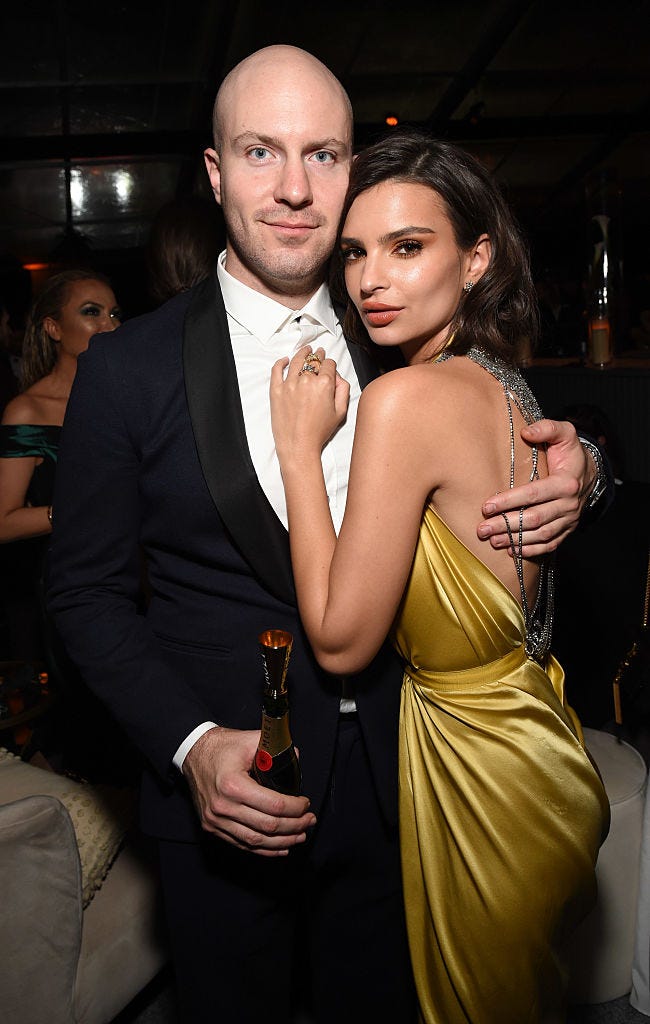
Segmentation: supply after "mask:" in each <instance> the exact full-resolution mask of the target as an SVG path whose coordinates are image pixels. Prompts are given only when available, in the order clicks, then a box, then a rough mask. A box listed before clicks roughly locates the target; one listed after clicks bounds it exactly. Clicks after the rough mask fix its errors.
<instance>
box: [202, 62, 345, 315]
mask: <svg viewBox="0 0 650 1024" xmlns="http://www.w3.org/2000/svg"><path fill="white" fill-rule="evenodd" d="M214 128H215V148H214V149H207V150H206V151H205V161H206V167H207V169H208V174H209V175H210V182H211V184H212V189H213V191H214V195H215V198H216V200H217V202H218V203H220V204H221V208H222V210H223V215H224V219H225V222H226V235H227V237H226V264H225V266H226V270H227V271H228V273H230V274H231V275H232V276H234V277H236V278H237V279H238V280H240V281H242V282H243V283H244V284H247V285H249V286H250V287H252V288H255V289H256V290H257V291H261V292H263V293H264V294H266V295H269V296H271V297H275V298H277V297H279V296H280V297H281V301H282V302H283V303H284V305H288V306H291V307H292V308H294V309H298V308H300V306H302V305H304V302H305V301H306V299H307V298H309V296H310V295H313V293H314V292H315V291H316V289H317V288H318V287H319V286H320V285H321V283H322V282H323V281H324V280H325V277H326V273H327V263H328V259H329V257H330V255H331V252H332V249H333V246H334V241H335V238H336V228H337V224H338V219H339V216H340V214H341V209H342V206H343V198H344V196H345V190H346V188H347V184H348V176H349V173H350V164H351V161H352V108H351V106H350V101H349V99H348V97H347V95H346V93H345V90H344V89H343V87H342V85H341V83H340V82H339V81H337V79H336V78H335V77H334V75H333V74H332V72H331V71H329V70H328V69H327V68H326V67H325V65H324V64H321V62H320V61H319V60H317V59H316V57H314V56H312V54H311V53H307V52H306V51H305V50H299V49H297V48H296V47H295V46H267V47H266V48H265V49H264V50H258V52H257V53H253V54H251V56H250V57H247V58H246V60H243V61H242V62H241V64H238V65H237V67H236V68H234V69H233V70H232V71H231V72H230V74H229V75H228V76H227V78H226V79H225V80H224V82H223V85H222V86H221V88H220V90H219V94H218V96H217V99H216V102H215V112H214Z"/></svg>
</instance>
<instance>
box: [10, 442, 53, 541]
mask: <svg viewBox="0 0 650 1024" xmlns="http://www.w3.org/2000/svg"><path fill="white" fill-rule="evenodd" d="M37 462H38V459H37V458H36V457H35V456H29V455H27V456H21V457H19V458H11V459H10V458H0V544H6V543H7V542H8V541H11V540H25V539H26V538H28V537H40V536H42V535H43V534H46V533H50V532H51V530H52V524H51V523H50V520H49V516H48V507H47V506H46V505H42V506H38V507H36V508H27V507H25V501H26V499H27V489H28V488H29V484H30V482H31V479H32V475H33V473H34V469H35V468H36V464H37Z"/></svg>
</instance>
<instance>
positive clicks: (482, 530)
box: [477, 523, 490, 537]
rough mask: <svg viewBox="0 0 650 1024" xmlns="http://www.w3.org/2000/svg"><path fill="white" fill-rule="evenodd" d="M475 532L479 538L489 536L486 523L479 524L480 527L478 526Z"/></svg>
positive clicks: (488, 528)
mask: <svg viewBox="0 0 650 1024" xmlns="http://www.w3.org/2000/svg"><path fill="white" fill-rule="evenodd" d="M477 532H478V535H479V537H489V536H490V527H489V526H488V524H487V523H481V525H480V526H479V528H478V531H477Z"/></svg>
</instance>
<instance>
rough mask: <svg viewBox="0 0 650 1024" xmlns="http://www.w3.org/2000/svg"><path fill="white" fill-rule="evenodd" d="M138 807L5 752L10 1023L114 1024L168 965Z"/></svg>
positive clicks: (0, 807) (3, 971)
mask: <svg viewBox="0 0 650 1024" xmlns="http://www.w3.org/2000/svg"><path fill="white" fill-rule="evenodd" d="M127 798H128V799H127ZM131 803H132V800H131V797H130V794H127V793H126V792H124V791H119V790H117V791H108V790H107V791H103V790H100V789H99V788H97V787H92V786H90V785H88V784H87V783H82V782H77V781H73V780H71V779H69V778H67V777H65V776H61V775H57V774H55V773H53V772H50V771H45V770H43V769H41V768H36V767H33V766H32V765H29V764H25V763H23V762H22V761H21V760H20V759H19V758H17V757H14V756H13V755H11V754H9V753H7V751H5V750H3V749H2V748H0V906H1V908H2V909H1V912H0V1007H1V1010H0V1016H1V1018H2V1021H3V1024H45V1022H46V1021H47V1024H108V1022H109V1021H111V1020H112V1019H113V1018H114V1017H115V1016H116V1015H117V1014H118V1013H119V1012H120V1011H121V1010H122V1009H123V1008H124V1007H125V1006H126V1005H127V1004H128V1003H129V1002H130V1001H131V1000H132V999H133V998H134V997H135V996H136V995H137V993H138V992H139V991H140V990H141V989H142V988H143V987H144V986H145V985H146V984H147V983H148V982H149V981H150V980H151V979H152V978H153V977H154V976H155V975H156V974H157V973H158V971H159V970H160V969H161V968H162V967H163V965H164V964H165V962H166V961H167V959H168V956H167V950H166V946H165V942H164V939H163V937H162V934H163V933H162V923H161V920H160V916H161V915H160V900H159V889H158V882H157V878H156V873H155V869H154V866H153V863H152V860H151V857H150V855H149V853H148V851H147V850H146V847H145V846H144V844H143V843H142V842H140V844H138V842H137V841H136V839H135V838H134V835H133V834H132V833H131V832H130V831H129V822H130V819H131V818H132V807H131V806H130V804H131Z"/></svg>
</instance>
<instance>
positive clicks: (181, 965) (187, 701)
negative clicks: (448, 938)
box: [49, 46, 594, 1024]
mask: <svg viewBox="0 0 650 1024" xmlns="http://www.w3.org/2000/svg"><path fill="white" fill-rule="evenodd" d="M214 133H215V145H214V149H208V150H207V151H206V154H205V159H206V165H207V169H208V174H209V176H210V181H211V184H212V188H213V190H214V194H215V197H216V199H217V201H218V202H219V203H220V204H221V206H222V208H223V212H224V216H225V221H226V226H227V245H226V249H225V252H224V253H222V254H221V255H220V256H219V259H218V263H217V272H216V275H214V276H212V277H211V278H210V279H208V280H207V281H205V282H204V283H203V284H201V285H199V286H197V287H196V288H194V289H192V290H191V291H190V292H187V293H185V294H183V295H181V296H178V297H177V298H174V299H172V300H171V301H170V302H168V303H167V304H166V305H164V306H163V307H162V308H161V309H159V310H157V311H156V312H154V313H152V314H150V315H148V316H145V317H142V318H140V319H138V320H135V321H133V322H131V323H128V324H126V325H125V326H123V327H122V328H121V329H120V331H118V332H117V333H116V334H115V335H112V336H111V337H110V338H109V337H101V336H100V337H98V338H95V339H93V341H92V342H91V345H90V349H89V351H88V353H87V354H86V355H84V356H82V357H80V359H79V369H78V373H77V379H76V381H75V386H74V389H73V394H72V396H71V399H70V403H69V406H68V412H67V416H66V423H65V428H64V433H63V439H62V446H61V453H60V459H59V468H58V471H57V487H56V494H55V498H54V522H55V529H54V534H53V543H52V552H51V564H50V580H51V583H50V595H49V596H50V606H51V608H52V610H53V612H54V614H55V617H56V622H57V625H58V627H59V629H60V631H61V634H62V635H63V637H64V639H65V641H66V644H67V646H68V648H69V651H70V653H71V655H72V657H73V658H74V659H75V660H76V661H77V663H78V664H79V666H80V668H81V669H82V671H83V673H84V676H85V678H86V680H87V681H88V684H89V685H90V686H91V687H92V688H93V690H94V691H95V692H96V693H97V694H98V695H99V696H100V697H101V698H102V699H103V700H104V701H105V702H106V703H107V704H108V706H109V707H110V708H111V710H112V711H113V713H114V715H115V716H116V717H117V718H118V720H119V721H120V722H121V723H122V724H123V726H124V728H125V729H126V731H127V732H128V733H129V735H130V736H131V738H132V739H133V740H134V741H135V743H136V744H137V745H138V746H139V747H140V749H141V750H142V751H143V752H144V754H145V755H146V758H147V762H148V766H149V768H148V771H147V773H146V775H145V778H144V781H143V789H142V820H143V826H144V828H145V830H146V831H147V832H148V833H149V834H151V835H153V836H155V837H156V838H157V839H158V842H159V849H160V862H161V868H162V877H163V883H164V892H165V906H166V912H167V918H168V922H169V931H170V937H171V942H172V950H173V956H174V963H175V968H176V973H177V978H178V986H179V992H180V1002H181V1006H182V1011H183V1015H184V1019H185V1020H187V1021H192V1022H197V1021H204V1020H205V1021H212V1022H217V1021H219V1022H221V1021H223V1022H228V1024H231V1022H248V1021H251V1022H253V1021H255V1022H256V1024H259V1022H260V1021H264V1024H271V1022H278V1024H280V1022H282V1024H286V1022H288V1021H290V1020H292V1019H293V1016H292V1015H293V1014H294V1012H295V1007H296V1005H297V1003H298V1001H299V1000H302V1005H303V1006H305V1005H306V1006H308V1007H311V1010H310V1013H311V1018H313V1020H315V1021H319V1022H320V1021H322V1022H325V1021H327V1022H331V1021H336V1022H338V1024H345V1022H347V1021H349V1022H352V1021H354V1022H355V1024H360V1022H362V1021H370V1020H375V1021H384V1020H386V1021H387V1020H391V1021H399V1022H400V1024H402V1022H408V1021H410V1020H411V1019H414V999H413V992H412V983H411V977H410V968H409V962H408V955H407V949H406V940H405V932H404V923H403V911H402V902H401V891H400V874H399V854H398V844H397V795H396V780H397V724H398V710H399V689H400V681H401V668H400V666H399V665H398V663H397V661H396V659H395V656H394V655H393V654H392V653H391V652H390V651H388V650H384V651H382V652H381V653H380V655H378V657H377V658H376V659H375V661H374V662H373V663H372V664H371V665H370V666H369V667H368V668H367V669H366V670H365V671H364V672H363V673H361V674H360V675H359V676H358V677H355V678H353V679H346V680H342V679H339V678H335V677H332V676H328V675H327V674H326V673H324V672H323V671H322V670H320V668H319V667H318V665H317V664H316V663H315V660H314V658H313V656H312V653H311V651H310V649H309V647H308V644H307V642H306V639H305V637H304V635H303V632H302V628H301V624H300V620H299V617H298V614H297V609H296V603H295V594H294V589H293V581H292V577H291V567H290V557H289V546H288V536H287V532H286V509H285V503H284V491H283V488H282V481H281V477H280V472H279V467H278V464H277V461H276V459H275V454H274V447H273V438H272V433H271V427H270V415H269V399H268V389H269V375H270V370H271V367H272V365H273V363H274V362H275V361H276V360H277V359H278V358H279V357H280V356H284V355H290V354H292V353H293V352H294V351H295V350H296V348H298V347H299V346H300V345H302V344H304V343H305V341H306V340H308V341H313V340H315V338H316V337H318V344H322V345H323V346H324V348H325V349H326V351H327V354H328V355H329V356H332V357H333V358H334V359H336V361H337V363H338V367H339V370H340V372H341V373H342V374H343V376H345V377H346V378H347V379H348V380H349V381H350V383H351V398H350V408H349V412H348V418H347V422H346V424H345V425H344V427H343V428H342V429H341V430H340V431H339V432H338V433H337V434H336V435H335V437H334V438H333V439H332V440H331V441H330V442H329V444H328V445H327V446H326V448H325V449H324V452H323V468H324V474H325V479H326V481H327V489H328V494H329V498H330V505H331V509H332V515H333V517H334V520H335V524H336V525H337V526H338V525H340V522H341V519H342V516H343V509H344V505H345V496H346V488H347V474H348V463H349V457H350V450H351V445H352V436H353V431H354V420H355V415H356V408H357V402H358V398H359V393H360V389H361V387H363V385H364V384H365V383H366V382H367V381H368V380H369V379H371V377H372V376H374V375H376V372H377V371H376V369H375V367H373V366H372V364H371V362H370V361H369V358H368V357H367V356H366V355H365V354H364V353H362V352H360V351H359V350H358V349H348V346H347V344H346V342H345V339H344V337H343V334H342V330H341V326H340V319H339V311H337V310H335V309H334V307H333V305H332V302H331V299H330V296H329V294H328V291H327V288H326V285H325V283H324V282H325V277H326V270H327V262H328V259H329V256H330V254H331V251H332V247H333V245H334V240H335V234H336V228H337V221H338V217H339V213H340V210H341V206H342V202H343V197H344V193H345V189H346V185H347V178H348V171H349V167H350V161H351V159H352V111H351V107H350V102H349V100H348V98H347V96H346V94H345V92H344V90H343V89H342V87H341V85H340V83H339V82H338V81H337V80H336V79H335V78H334V76H333V75H332V74H331V73H330V72H329V71H328V69H327V68H325V67H324V66H323V65H322V64H321V63H320V62H319V61H317V60H316V59H315V58H314V57H313V56H311V55H310V54H308V53H305V52H304V51H302V50H298V49H295V48H293V47H288V46H273V47H268V48H266V49H264V50H261V51H259V52H258V53H256V54H253V55H252V56H250V57H248V58H247V59H246V60H244V61H243V62H242V63H241V64H239V65H238V66H237V67H236V68H235V69H234V70H233V71H232V72H231V73H230V74H229V75H228V76H227V78H226V79H225V80H224V82H223V84H222V86H221V88H220V90H219V93H218V96H217V99H216V103H215V116H214ZM549 429H554V430H555V431H556V436H557V440H558V442H559V443H558V444H556V445H555V446H554V448H553V453H552V456H551V458H550V462H551V469H552V471H553V472H552V475H551V476H550V477H549V478H548V480H545V481H543V482H542V483H541V484H539V485H537V486H538V491H537V493H536V494H535V495H531V494H530V493H528V491H527V490H526V491H525V492H523V491H522V490H521V489H520V490H519V491H512V492H509V493H508V494H507V495H505V496H502V495H500V496H498V497H497V498H495V499H491V505H492V508H491V509H490V511H492V512H496V513H498V512H499V511H500V509H501V508H502V507H503V508H518V507H519V505H520V504H530V503H531V500H532V501H534V500H536V499H537V500H539V501H541V502H543V504H538V505H536V506H535V507H534V508H531V509H530V510H529V511H527V512H526V513H525V516H526V519H525V526H526V537H525V539H526V541H527V542H528V543H529V544H531V545H536V544H538V543H539V544H540V545H541V546H542V548H543V547H545V546H547V545H550V546H554V544H555V543H556V539H557V537H559V536H561V535H562V534H563V533H565V532H566V531H567V530H568V529H570V528H571V526H572V525H573V524H574V523H575V521H576V519H577V515H578V508H579V501H578V498H577V494H578V492H579V491H580V492H586V491H587V490H588V489H589V486H590V484H591V482H592V478H593V476H594V472H593V467H589V468H588V469H586V468H585V459H584V457H583V455H582V453H581V450H580V447H579V445H577V443H576V442H575V434H571V433H570V432H567V430H566V429H565V428H564V427H562V426H559V427H556V428H549ZM551 521H553V522H551ZM529 527H530V530H531V532H529ZM481 528H482V529H483V530H484V531H485V532H486V534H489V533H490V532H492V533H493V534H494V536H493V542H494V543H495V544H497V545H498V544H501V543H502V538H501V537H500V534H499V530H500V527H497V528H496V529H495V528H494V527H493V526H491V525H490V524H489V523H488V522H486V523H484V524H483V525H482V527H481ZM537 528H538V529H537ZM503 529H505V527H504V528H503ZM536 529H537V532H535V531H536ZM140 549H144V552H145V555H146V561H147V567H148V575H149V582H150V587H151V592H152V597H151V601H150V604H149V607H148V610H147V614H146V616H141V615H139V614H138V612H137V599H138V579H139V552H140ZM269 627H273V628H282V629H287V630H289V631H290V632H291V633H293V635H294V648H293V653H292V657H291V662H290V669H289V685H290V696H291V725H292V731H293V734H294V738H295V741H296V743H297V745H298V747H299V750H300V763H301V768H302V776H303V794H304V795H302V796H298V797H290V796H282V795H280V794H277V793H273V792H271V791H270V790H268V789H265V788H263V787H261V786H259V785H257V783H255V782H254V781H253V780H252V779H251V778H250V776H249V774H248V772H249V768H250V765H251V762H252V760H253V756H254V753H255V749H256V746H257V741H258V736H259V731H258V730H259V721H260V704H261V692H262V684H263V680H262V670H261V664H260V660H259V655H258V650H257V636H258V634H259V633H261V632H262V631H263V630H265V629H267V628H269Z"/></svg>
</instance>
